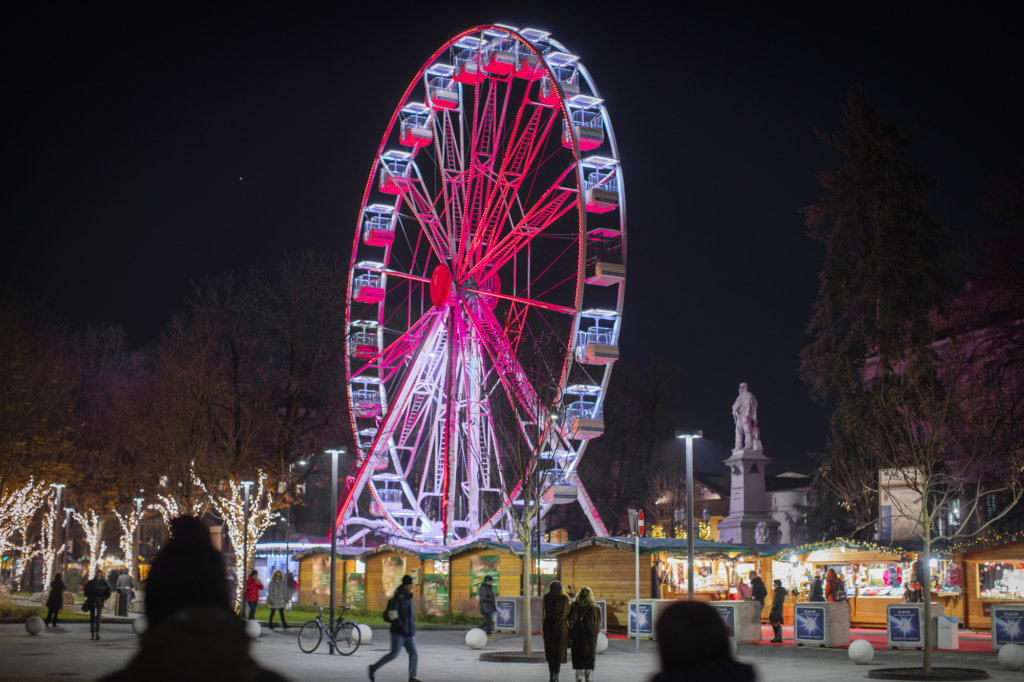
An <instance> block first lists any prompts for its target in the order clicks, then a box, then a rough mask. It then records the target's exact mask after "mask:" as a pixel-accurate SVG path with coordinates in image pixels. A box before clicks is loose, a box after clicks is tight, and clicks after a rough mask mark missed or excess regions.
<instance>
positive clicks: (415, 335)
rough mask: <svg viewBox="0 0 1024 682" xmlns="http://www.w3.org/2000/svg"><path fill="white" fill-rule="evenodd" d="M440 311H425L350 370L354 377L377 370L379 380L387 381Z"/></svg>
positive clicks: (416, 344) (400, 365)
mask: <svg viewBox="0 0 1024 682" xmlns="http://www.w3.org/2000/svg"><path fill="white" fill-rule="evenodd" d="M440 314H441V313H440V312H439V311H438V310H437V309H436V308H431V309H430V310H428V311H427V312H425V313H424V314H423V315H422V316H421V317H420V319H418V320H416V322H415V323H413V326H412V327H411V328H410V329H409V330H408V331H407V332H405V333H404V334H402V335H401V336H400V337H398V338H397V339H395V340H394V341H392V342H391V343H390V344H388V347H387V348H385V349H384V350H382V351H380V352H379V353H377V355H375V356H373V357H371V358H369V360H368V361H367V363H366V364H365V365H363V366H362V367H360V368H359V369H357V370H355V371H353V372H352V377H353V378H356V377H358V376H359V375H361V374H362V373H363V372H365V371H367V370H377V376H378V377H380V380H381V381H383V382H385V383H387V382H388V381H390V380H391V378H392V377H393V376H394V375H395V372H397V371H398V370H399V369H400V368H401V367H402V365H403V364H405V361H406V359H407V358H408V357H409V354H410V353H411V352H412V351H413V350H414V349H415V348H416V347H417V346H418V345H419V342H420V339H421V338H422V337H423V335H424V333H425V332H426V331H427V330H428V329H429V328H430V323H431V322H432V321H433V320H434V318H436V317H437V316H438V315H440Z"/></svg>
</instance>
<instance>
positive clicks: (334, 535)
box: [327, 448, 345, 655]
mask: <svg viewBox="0 0 1024 682" xmlns="http://www.w3.org/2000/svg"><path fill="white" fill-rule="evenodd" d="M327 452H329V453H330V455H331V621H330V622H331V627H332V628H333V627H334V590H335V584H334V583H335V581H336V579H337V577H338V574H337V569H336V568H335V561H337V558H338V557H337V553H338V455H341V454H344V453H345V448H335V449H333V450H328V451H327ZM327 651H328V653H329V654H331V655H333V654H334V644H333V643H331V642H328V644H327Z"/></svg>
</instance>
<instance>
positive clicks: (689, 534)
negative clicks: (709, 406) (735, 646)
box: [676, 430, 704, 601]
mask: <svg viewBox="0 0 1024 682" xmlns="http://www.w3.org/2000/svg"><path fill="white" fill-rule="evenodd" d="M703 437H704V432H703V431H694V430H690V431H676V438H684V439H686V594H687V597H686V598H687V599H689V600H690V601H693V439H694V438H703Z"/></svg>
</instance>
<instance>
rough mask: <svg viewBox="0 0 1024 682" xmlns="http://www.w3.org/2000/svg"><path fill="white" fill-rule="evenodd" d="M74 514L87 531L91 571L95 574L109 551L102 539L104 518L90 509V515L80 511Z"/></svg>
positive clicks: (86, 538) (86, 540)
mask: <svg viewBox="0 0 1024 682" xmlns="http://www.w3.org/2000/svg"><path fill="white" fill-rule="evenodd" d="M73 516H74V517H75V521H78V523H79V525H80V526H82V529H83V530H84V531H85V544H87V545H88V546H89V572H90V573H92V574H94V575H95V573H96V571H97V570H98V569H99V567H100V560H101V559H102V557H103V553H104V552H106V551H107V543H106V542H102V541H101V540H100V538H101V537H102V536H103V519H102V518H101V517H100V515H99V514H97V513H96V512H95V511H90V512H89V516H88V517H87V516H85V514H79V513H78V512H75V513H74V514H73Z"/></svg>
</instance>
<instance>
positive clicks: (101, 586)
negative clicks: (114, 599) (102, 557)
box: [82, 571, 110, 640]
mask: <svg viewBox="0 0 1024 682" xmlns="http://www.w3.org/2000/svg"><path fill="white" fill-rule="evenodd" d="M82 593H83V594H85V605H86V611H88V612H89V635H90V637H89V638H90V639H93V640H96V639H99V638H100V619H101V618H103V605H104V604H105V603H106V601H107V600H108V599H110V585H108V584H107V581H106V580H104V579H103V571H96V577H95V578H93V579H92V580H90V581H89V582H87V583H86V584H85V587H83V588H82Z"/></svg>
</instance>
